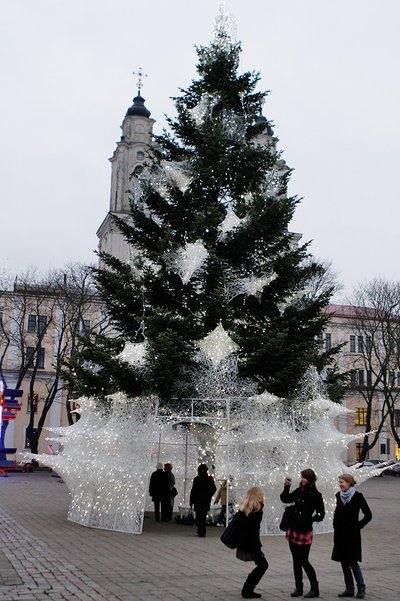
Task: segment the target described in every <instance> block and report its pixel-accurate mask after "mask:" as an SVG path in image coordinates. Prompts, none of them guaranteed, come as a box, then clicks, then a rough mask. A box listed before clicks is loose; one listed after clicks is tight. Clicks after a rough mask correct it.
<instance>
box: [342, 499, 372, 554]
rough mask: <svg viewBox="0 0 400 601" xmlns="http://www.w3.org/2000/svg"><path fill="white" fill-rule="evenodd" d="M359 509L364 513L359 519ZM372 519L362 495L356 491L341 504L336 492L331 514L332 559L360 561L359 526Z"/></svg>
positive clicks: (362, 526) (361, 526)
mask: <svg viewBox="0 0 400 601" xmlns="http://www.w3.org/2000/svg"><path fill="white" fill-rule="evenodd" d="M360 511H361V512H362V513H363V514H364V517H363V518H362V520H360V519H359V513H360ZM371 520H372V513H371V510H370V508H369V507H368V503H367V501H366V500H365V498H364V495H363V494H362V493H360V492H358V491H356V492H355V493H354V495H353V496H352V498H351V500H350V501H349V502H348V503H346V504H345V505H343V502H342V499H341V498H340V492H338V493H336V509H335V513H334V514H333V551H332V559H333V560H334V561H345V562H347V561H361V532H360V530H361V528H364V526H365V525H366V524H368V522H370V521H371Z"/></svg>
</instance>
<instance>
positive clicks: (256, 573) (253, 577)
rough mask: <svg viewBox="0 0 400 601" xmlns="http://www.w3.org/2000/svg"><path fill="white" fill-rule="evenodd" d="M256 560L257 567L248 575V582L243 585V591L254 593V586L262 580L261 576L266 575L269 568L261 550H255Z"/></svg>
mask: <svg viewBox="0 0 400 601" xmlns="http://www.w3.org/2000/svg"><path fill="white" fill-rule="evenodd" d="M254 562H255V564H256V567H255V568H254V570H253V571H252V572H250V574H249V575H248V576H247V579H246V582H245V583H244V585H243V589H242V592H245V593H252V592H253V591H254V588H255V587H256V586H257V584H258V583H259V582H260V580H261V578H262V577H263V576H264V574H265V572H266V571H267V570H268V561H267V559H266V557H265V555H264V553H263V552H262V551H261V550H259V551H256V552H255V554H254Z"/></svg>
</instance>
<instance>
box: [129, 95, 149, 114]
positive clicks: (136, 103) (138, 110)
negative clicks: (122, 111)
mask: <svg viewBox="0 0 400 601" xmlns="http://www.w3.org/2000/svg"><path fill="white" fill-rule="evenodd" d="M126 114H127V115H133V116H135V117H150V115H151V113H150V111H149V109H147V108H146V107H145V106H144V98H142V96H140V94H138V95H137V96H135V98H134V99H133V104H132V106H131V107H130V108H129V109H128V110H127V113H126Z"/></svg>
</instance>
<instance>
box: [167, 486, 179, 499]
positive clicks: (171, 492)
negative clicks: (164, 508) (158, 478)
mask: <svg viewBox="0 0 400 601" xmlns="http://www.w3.org/2000/svg"><path fill="white" fill-rule="evenodd" d="M177 494H178V491H177V490H176V488H175V486H173V487H172V488H171V490H170V491H169V496H170V498H171V499H173V498H174V497H176V495H177Z"/></svg>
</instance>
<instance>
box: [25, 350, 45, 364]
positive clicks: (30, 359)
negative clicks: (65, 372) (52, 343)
mask: <svg viewBox="0 0 400 601" xmlns="http://www.w3.org/2000/svg"><path fill="white" fill-rule="evenodd" d="M44 354H45V349H44V348H42V347H39V348H38V349H35V348H34V347H33V346H27V347H26V364H27V365H28V367H33V366H34V365H35V362H36V361H37V367H38V369H44Z"/></svg>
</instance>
